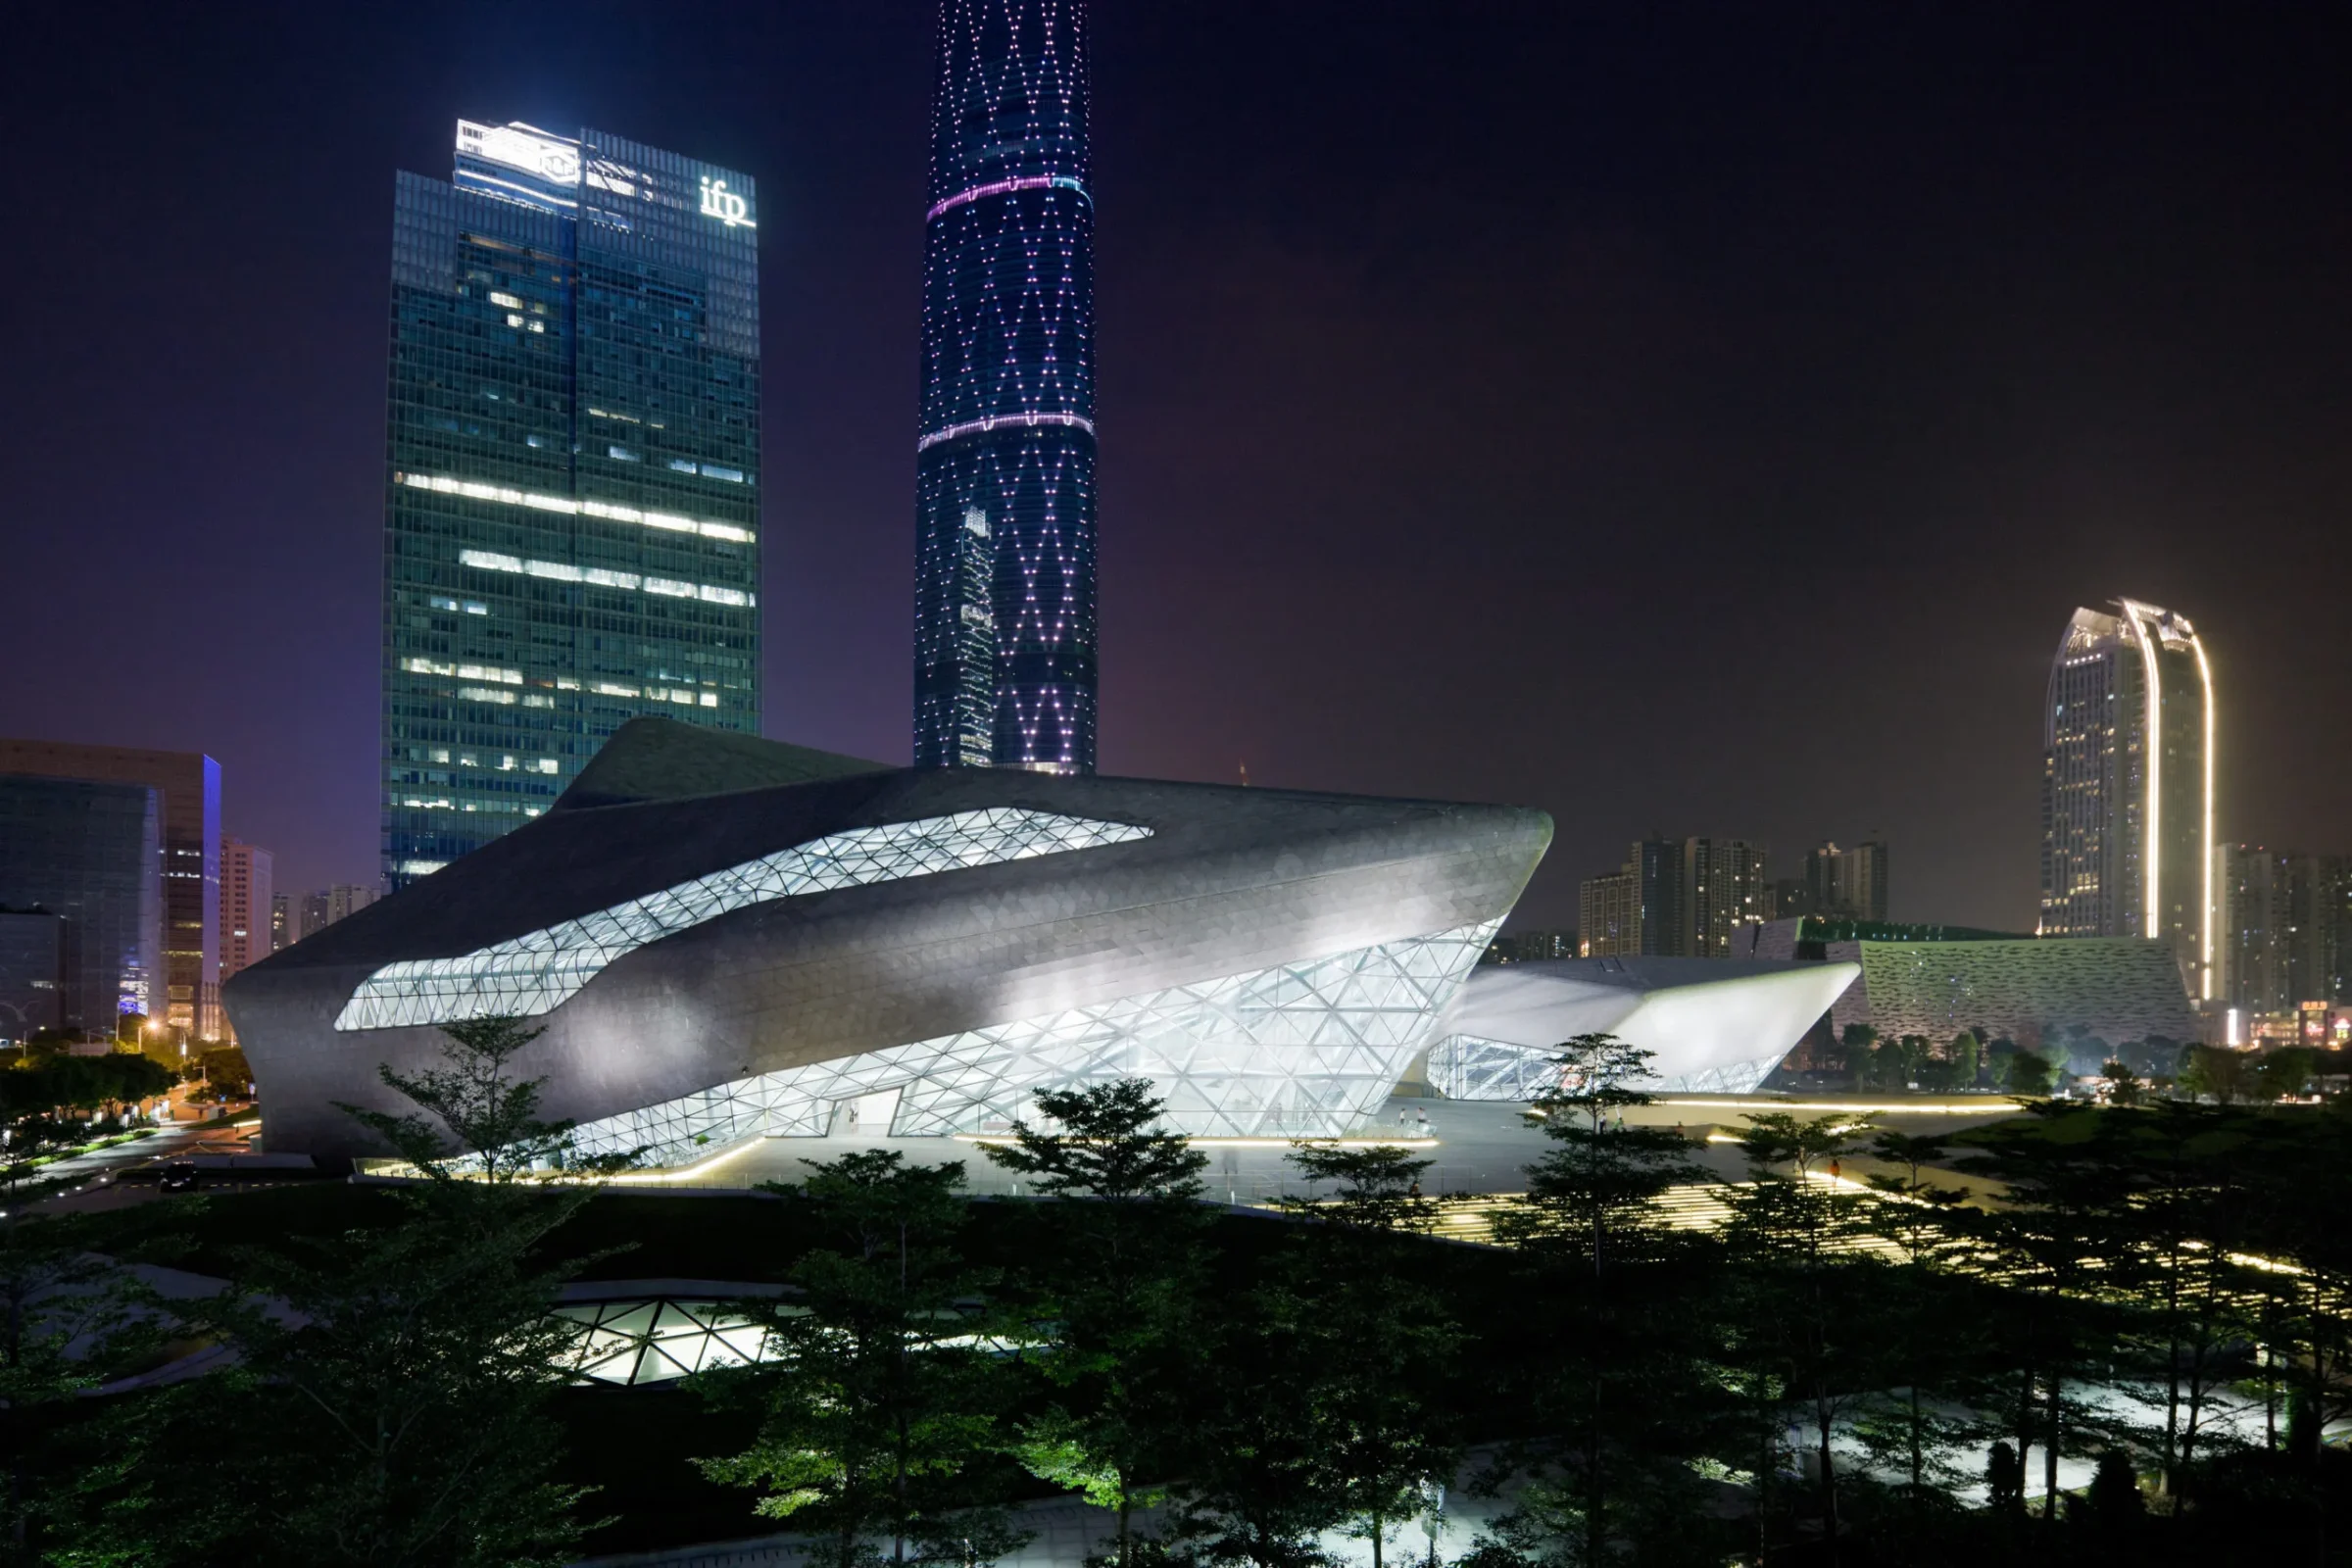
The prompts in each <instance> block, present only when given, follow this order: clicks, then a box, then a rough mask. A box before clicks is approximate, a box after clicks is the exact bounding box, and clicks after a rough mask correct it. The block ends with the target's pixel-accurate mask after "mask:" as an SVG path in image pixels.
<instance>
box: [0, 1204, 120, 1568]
mask: <svg viewBox="0 0 2352 1568" xmlns="http://www.w3.org/2000/svg"><path fill="white" fill-rule="evenodd" d="M95 1242H96V1238H95V1237H94V1235H93V1234H92V1227H91V1223H90V1220H89V1218H88V1217H87V1216H85V1215H76V1214H68V1215H56V1216H51V1215H44V1214H39V1213H31V1214H24V1213H20V1214H15V1215H11V1216H9V1217H8V1218H6V1219H5V1220H0V1465H5V1467H6V1474H5V1478H4V1482H0V1484H4V1485H5V1489H6V1490H5V1493H4V1494H0V1531H5V1540H4V1541H0V1561H4V1562H8V1563H11V1564H14V1563H33V1562H37V1561H39V1560H40V1558H41V1551H40V1547H41V1543H40V1541H39V1540H38V1526H39V1524H40V1522H41V1521H42V1519H43V1517H44V1516H45V1515H48V1514H49V1513H51V1512H53V1511H54V1509H55V1506H56V1503H57V1500H58V1499H57V1498H56V1496H55V1495H54V1494H55V1493H57V1492H58V1491H59V1490H61V1489H70V1487H71V1485H72V1482H71V1478H70V1474H61V1473H60V1462H61V1461H65V1462H67V1463H70V1461H67V1460H66V1456H65V1455H63V1454H61V1453H60V1452H58V1446H59V1445H58V1441H57V1437H56V1434H55V1431H54V1427H55V1424H56V1417H57V1416H58V1414H59V1412H60V1411H61V1410H62V1409H64V1408H66V1407H68V1406H70V1405H71V1404H73V1402H74V1401H75V1400H76V1399H77V1398H78V1397H81V1396H83V1395H86V1394H88V1393H89V1392H90V1391H92V1390H94V1389H96V1388H97V1387H98V1386H99V1385H100V1384H101V1383H102V1382H104V1381H105V1379H106V1377H107V1376H108V1375H109V1373H110V1372H111V1371H116V1370H120V1368H121V1367H122V1366H123V1362H124V1359H125V1357H126V1356H127V1355H128V1354H131V1353H135V1352H136V1351H137V1350H138V1349H141V1348H146V1347H147V1346H148V1345H150V1344H151V1343H152V1341H153V1339H154V1336H153V1335H152V1334H148V1333H142V1332H141V1329H142V1327H143V1324H142V1321H141V1319H140V1318H139V1317H138V1316H137V1315H136V1314H135V1313H134V1311H133V1310H132V1307H133V1304H134V1302H135V1300H136V1292H135V1290H134V1289H132V1288H131V1282H130V1279H129V1277H128V1276H127V1275H126V1274H125V1273H124V1272H123V1270H122V1269H121V1268H120V1267H119V1266H118V1265H117V1264H116V1263H115V1262H114V1260H112V1259H110V1258H108V1257H105V1256H103V1255H101V1254H99V1253H98V1252H96V1251H94V1250H93V1247H94V1245H95Z"/></svg>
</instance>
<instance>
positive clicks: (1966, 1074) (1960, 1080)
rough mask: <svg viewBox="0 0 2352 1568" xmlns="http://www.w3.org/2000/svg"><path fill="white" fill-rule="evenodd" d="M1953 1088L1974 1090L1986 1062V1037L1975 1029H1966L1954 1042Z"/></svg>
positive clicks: (1952, 1056) (1952, 1052)
mask: <svg viewBox="0 0 2352 1568" xmlns="http://www.w3.org/2000/svg"><path fill="white" fill-rule="evenodd" d="M1950 1060H1951V1087H1952V1088H1954V1089H1974V1088H1976V1087H1977V1074H1978V1072H1979V1070H1980V1069H1981V1068H1982V1067H1983V1066H1984V1062H1985V1037H1984V1035H1983V1034H1981V1033H1979V1032H1978V1031H1976V1030H1973V1029H1964V1030H1962V1031H1961V1032H1960V1033H1959V1034H1958V1035H1957V1036H1955V1037H1954V1038H1953V1040H1952V1050H1951V1057H1950Z"/></svg>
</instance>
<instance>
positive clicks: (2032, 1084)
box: [2000, 1051, 2057, 1100]
mask: <svg viewBox="0 0 2352 1568" xmlns="http://www.w3.org/2000/svg"><path fill="white" fill-rule="evenodd" d="M2000 1061H2001V1069H2000V1071H2001V1087H2002V1088H2003V1089H2005V1090H2007V1091H2008V1092H2009V1093H2010V1094H2013V1095H2016V1096H2018V1097H2020V1098H2021V1099H2028V1100H2032V1099H2038V1098H2039V1097H2041V1096H2043V1095H2046V1094H2048V1093H2049V1092H2050V1090H2051V1088H2052V1086H2053V1083H2054V1081H2055V1079H2056V1076H2057V1075H2056V1073H2055V1072H2054V1071H2053V1069H2052V1068H2051V1066H2050V1064H2049V1062H2048V1060H2047V1059H2045V1058H2043V1057H2041V1056H2037V1055H2035V1054H2034V1053H2033V1052H2031V1051H2017V1052H2012V1053H2010V1054H2008V1055H2006V1056H2003V1057H2001V1058H2000Z"/></svg>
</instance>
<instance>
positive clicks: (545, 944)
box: [335, 807, 1152, 1030]
mask: <svg viewBox="0 0 2352 1568" xmlns="http://www.w3.org/2000/svg"><path fill="white" fill-rule="evenodd" d="M1151 834H1152V830H1151V829H1150V828H1147V827H1138V826H1135V825H1133V824H1130V823H1126V822H1099V821H1094V820H1091V819H1088V818H1084V817H1075V816H1060V815H1056V814H1054V813H1052V812H1047V811H1030V810H1023V809H1016V808H1010V807H1002V808H992V809H988V810H981V811H958V812H956V813H955V814H953V815H950V816H933V817H925V818H923V819H922V820H920V821H914V822H893V823H889V824H886V825H884V826H881V827H864V828H856V829H853V830H851V831H849V832H846V833H829V834H827V835H825V836H824V837H823V838H820V839H813V840H811V841H809V843H807V844H802V845H796V846H795V847H793V848H791V849H788V850H779V851H777V852H776V853H775V854H773V855H767V856H762V857H760V858H759V859H757V860H747V861H745V862H744V863H743V864H741V865H735V866H730V867H728V868H727V869H725V870H723V871H713V872H711V874H710V875H708V876H700V877H696V878H694V879H693V880H692V881H689V882H681V883H679V884H677V885H676V886H675V887H670V888H664V889H663V890H662V891H661V892H659V893H653V894H649V895H647V896H646V897H644V898H640V899H631V900H629V901H627V902H626V903H623V904H616V905H613V907H610V908H605V909H599V910H598V911H596V912H595V913H594V914H589V915H583V916H581V917H580V918H578V919H575V920H565V921H564V922H563V923H561V924H559V925H552V926H545V927H542V928H541V929H539V930H537V931H532V932H528V933H526V934H525V935H522V936H519V937H515V938H512V939H510V940H508V941H505V942H499V943H494V944H492V945H491V946H489V947H486V948H478V949H476V950H474V951H473V952H471V953H466V954H461V955H460V956H457V957H454V958H417V959H407V960H403V961H401V962H398V963H388V964H385V965H384V966H383V967H382V968H380V969H377V970H376V971H375V972H374V973H373V974H371V975H369V976H368V978H367V979H366V980H365V981H363V982H362V983H361V985H360V988H359V990H358V991H357V992H355V993H354V994H353V996H352V999H351V1001H350V1002H349V1003H347V1004H346V1005H344V1007H343V1010H342V1012H341V1013H340V1014H339V1015H338V1016H337V1017H336V1019H335V1027H336V1028H337V1029H339V1030H354V1029H391V1028H399V1027H403V1026H409V1025H416V1024H437V1023H456V1022H459V1021H460V1020H462V1019H466V1018H483V1017H492V1016H499V1015H506V1016H518V1017H529V1016H532V1015H534V1014H537V1013H542V1012H546V1011H548V1010H550V1009H551V1008H554V1007H556V1006H558V1005H562V1004H563V1003H564V1002H565V1001H567V1000H569V999H570V998H571V997H572V996H574V995H576V994H577V993H578V992H579V990H580V988H581V987H582V986H584V985H586V984H587V983H588V982H589V981H591V980H593V979H595V978H596V976H597V975H598V974H599V973H600V972H602V971H603V969H604V968H605V966H606V965H607V964H610V963H612V962H613V960H614V959H616V958H618V957H620V956H622V955H624V954H627V953H631V952H634V951H635V950H636V949H638V948H641V947H644V946H645V945H646V944H647V943H649V942H656V941H659V940H660V939H662V937H665V936H671V935H674V934H676V933H677V932H680V931H684V930H686V929H688V928H690V927H692V926H697V925H700V924H702V923H703V922H704V921H706V920H713V919H716V918H717V917H718V916H720V915H722V914H728V913H732V912H733V911H735V910H737V909H746V908H750V907H752V906H754V905H756V904H766V903H769V902H771V901H773V900H776V899H788V898H793V897H795V896H797V895H800V894H805V893H822V892H826V891H828V890H830V889H834V888H851V887H863V886H866V885H868V884H871V883H876V882H896V881H901V880H904V879H906V878H907V877H917V876H929V875H931V874H933V873H935V872H939V871H953V870H957V869H959V868H961V867H964V866H975V865H997V864H1000V863H1002V862H1004V861H1006V860H1026V859H1031V858H1035V857H1037V856H1041V855H1058V854H1063V853H1065V852H1068V851H1072V850H1087V849H1093V848H1095V847H1096V846H1097V845H1103V844H1123V843H1126V842H1128V841H1130V840H1133V839H1142V838H1149V837H1151Z"/></svg>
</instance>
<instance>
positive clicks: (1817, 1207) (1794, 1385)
mask: <svg viewBox="0 0 2352 1568" xmlns="http://www.w3.org/2000/svg"><path fill="white" fill-rule="evenodd" d="M1747 1120H1748V1128H1747V1132H1746V1133H1745V1134H1744V1135H1743V1136H1742V1137H1741V1138H1740V1148H1741V1149H1742V1151H1743V1152H1745V1153H1746V1155H1747V1161H1748V1174H1749V1181H1748V1184H1747V1185H1746V1186H1744V1187H1740V1188H1734V1189H1731V1190H1729V1192H1727V1194H1726V1198H1725V1201H1726V1203H1727V1205H1728V1206H1729V1207H1730V1209H1731V1221H1730V1223H1729V1225H1728V1226H1727V1227H1726V1233H1727V1240H1728V1242H1729V1244H1730V1246H1731V1249H1732V1255H1733V1258H1734V1260H1735V1261H1736V1263H1737V1264H1738V1265H1739V1266H1740V1285H1741V1290H1740V1302H1741V1307H1742V1317H1743V1322H1742V1324H1741V1342H1742V1355H1743V1358H1744V1359H1746V1360H1747V1362H1748V1363H1749V1365H1750V1366H1751V1367H1761V1368H1763V1369H1766V1370H1767V1371H1768V1373H1769V1381H1770V1382H1771V1383H1773V1384H1777V1385H1778V1386H1779V1387H1780V1388H1782V1389H1785V1390H1786V1391H1787V1393H1788V1395H1789V1396H1790V1397H1794V1398H1796V1399H1800V1400H1802V1401H1803V1402H1804V1404H1805V1406H1806V1407H1807V1413H1808V1414H1809V1415H1810V1417H1811V1421H1812V1426H1813V1433H1812V1437H1813V1447H1812V1450H1811V1453H1812V1455H1813V1458H1814V1462H1815V1467H1816V1472H1817V1475H1818V1477H1819V1483H1818V1488H1817V1492H1816V1497H1817V1501H1818V1508H1819V1522H1820V1527H1821V1530H1822V1534H1823V1540H1824V1544H1825V1545H1826V1547H1827V1550H1828V1553H1829V1559H1830V1561H1831V1562H1833V1563H1835V1562H1837V1561H1838V1552H1839V1537H1840V1534H1841V1532H1842V1530H1843V1520H1842V1518H1841V1515H1840V1510H1839V1492H1838V1459H1837V1453H1836V1450H1835V1448H1834V1447H1833V1446H1832V1444H1831V1438H1832V1435H1833V1434H1834V1433H1835V1431H1836V1430H1837V1428H1838V1425H1839V1423H1840V1421H1841V1420H1842V1419H1843V1417H1844V1416H1845V1415H1846V1413H1847V1412H1848V1411H1849V1410H1850V1409H1851V1408H1852V1407H1853V1405H1854V1404H1855V1403H1856V1401H1857V1400H1859V1399H1860V1398H1861V1397H1862V1396H1863V1394H1864V1393H1865V1392H1866V1391H1868V1390H1871V1389H1874V1388H1877V1387H1879V1386H1881V1385H1880V1381H1879V1374H1880V1373H1881V1372H1882V1371H1883V1367H1882V1366H1880V1365H1878V1364H1876V1363H1875V1362H1874V1358H1873V1352H1874V1351H1875V1350H1876V1348H1877V1343H1876V1341H1875V1338H1874V1337H1873V1336H1872V1335H1871V1334H1870V1332H1869V1331H1868V1329H1867V1327H1866V1326H1865V1325H1864V1324H1862V1323H1858V1322H1856V1321H1854V1319H1853V1317H1852V1315H1851V1314H1850V1312H1849V1311H1848V1309H1847V1308H1848V1303H1849V1302H1850V1301H1852V1300H1853V1299H1855V1298H1856V1297H1857V1296H1860V1297H1862V1298H1863V1299H1868V1296H1869V1295H1870V1294H1875V1293H1874V1292H1873V1290H1872V1287H1873V1286H1874V1285H1875V1283H1876V1282H1875V1281H1871V1280H1868V1279H1867V1278H1865V1277H1864V1276H1866V1275H1867V1274H1868V1273H1869V1272H1870V1271H1872V1270H1874V1269H1876V1268H1878V1267H1880V1266H1882V1265H1880V1264H1879V1262H1878V1260H1877V1258H1876V1257H1875V1256H1874V1255H1873V1254H1872V1253H1871V1252H1869V1251H1868V1250H1865V1248H1866V1245H1867V1243H1868V1242H1869V1240H1870V1220H1871V1215H1870V1214H1869V1212H1868V1209H1869V1204H1868V1202H1867V1201H1866V1200H1865V1199H1864V1198H1863V1197H1862V1195H1861V1194H1860V1193H1859V1192H1857V1191H1855V1190H1853V1189H1851V1188H1849V1187H1847V1186H1846V1185H1845V1184H1844V1183H1842V1182H1840V1181H1839V1180H1838V1179H1836V1177H1835V1175H1834V1174H1833V1173H1832V1172H1831V1171H1830V1169H1829V1167H1830V1166H1831V1165H1832V1164H1833V1163H1835V1162H1838V1161H1839V1160H1840V1159H1841V1157H1842V1156H1843V1155H1845V1154H1847V1153H1850V1152H1852V1151H1853V1149H1854V1147H1855V1145H1856V1144H1857V1143H1858V1141H1859V1139H1860V1136H1861V1134H1862V1133H1863V1132H1864V1131H1865V1130H1866V1124H1864V1123H1861V1122H1857V1121H1855V1120H1853V1119H1852V1118H1851V1117H1849V1116H1846V1115H1842V1114H1832V1115H1828V1116H1819V1117H1814V1118H1810V1119H1806V1118H1801V1117H1797V1116H1794V1115H1790V1114H1789V1113H1788V1112H1786V1111H1772V1112H1763V1113H1757V1114H1753V1115H1750V1116H1749V1117H1748V1118H1747ZM1766 1418H1767V1419H1772V1418H1771V1417H1769V1416H1767V1417H1766ZM1767 1468H1768V1467H1763V1466H1760V1468H1759V1471H1758V1478H1759V1483H1761V1481H1762V1479H1763V1477H1764V1475H1765V1473H1766V1469H1767ZM1758 1517H1759V1523H1760V1522H1761V1519H1762V1510H1761V1508H1759V1510H1758Z"/></svg>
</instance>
